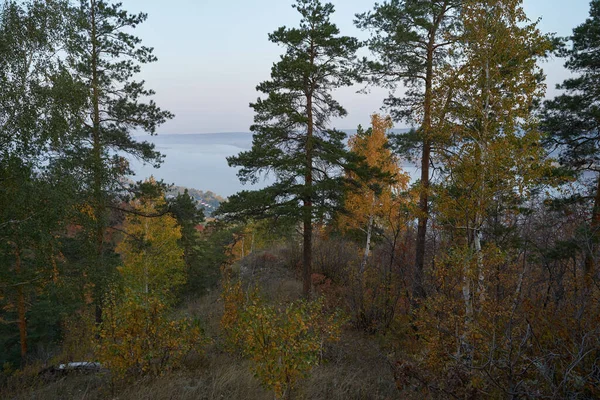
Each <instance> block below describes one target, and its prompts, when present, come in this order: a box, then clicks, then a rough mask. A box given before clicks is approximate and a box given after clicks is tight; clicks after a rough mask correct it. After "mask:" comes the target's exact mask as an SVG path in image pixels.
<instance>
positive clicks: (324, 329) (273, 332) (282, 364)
mask: <svg viewBox="0 0 600 400" xmlns="http://www.w3.org/2000/svg"><path fill="white" fill-rule="evenodd" d="M223 300H224V303H225V312H224V315H223V318H222V320H221V326H222V328H223V330H224V331H225V335H226V338H227V342H228V344H229V345H230V347H232V348H233V349H237V350H239V351H241V353H242V354H243V355H244V356H246V357H248V358H249V359H250V360H252V362H253V369H254V373H255V375H256V377H257V378H259V379H260V381H261V383H262V384H263V385H264V386H265V387H267V388H268V389H270V390H273V391H274V393H275V396H276V397H277V398H283V397H286V396H289V393H290V391H291V390H292V389H293V388H294V387H295V385H296V383H297V382H298V380H299V379H301V378H303V377H305V376H306V375H307V374H308V373H309V371H310V370H311V368H312V367H313V366H315V365H317V364H318V363H319V361H320V358H321V353H322V350H323V345H324V343H326V342H329V341H336V340H339V337H340V334H341V326H342V324H343V320H342V319H341V318H340V316H339V315H338V314H327V313H326V312H325V310H324V305H323V301H322V300H320V299H319V300H315V301H312V302H306V301H297V302H294V303H291V304H289V305H288V306H287V307H284V308H282V309H279V308H277V307H274V306H270V305H267V304H265V303H264V302H263V301H262V299H261V298H260V297H259V295H258V292H257V290H253V291H251V292H248V293H244V291H243V290H242V287H241V283H239V282H238V283H231V282H226V283H225V285H224V289H223Z"/></svg>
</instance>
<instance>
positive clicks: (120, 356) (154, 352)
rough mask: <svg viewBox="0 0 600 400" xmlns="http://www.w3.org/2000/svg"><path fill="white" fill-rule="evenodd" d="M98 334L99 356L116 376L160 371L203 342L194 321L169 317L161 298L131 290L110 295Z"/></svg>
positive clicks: (157, 373) (200, 350)
mask: <svg viewBox="0 0 600 400" xmlns="http://www.w3.org/2000/svg"><path fill="white" fill-rule="evenodd" d="M99 335H100V340H99V341H98V345H97V349H96V350H97V357H98V360H99V361H100V363H101V364H102V365H103V366H105V367H106V368H108V369H110V370H111V371H112V372H113V374H115V376H116V377H118V378H126V377H136V376H143V375H152V376H157V375H161V374H163V373H165V372H168V371H170V370H173V369H175V368H177V367H179V366H180V365H181V363H182V361H183V359H184V358H185V357H186V356H187V355H188V354H190V353H191V352H192V351H195V352H202V347H203V345H204V344H205V342H206V338H205V337H204V335H203V333H202V330H201V329H200V327H199V326H198V324H197V323H196V322H195V321H193V320H191V319H189V318H183V319H179V320H171V319H170V318H169V316H168V308H167V306H166V305H165V304H164V303H163V302H162V301H161V300H159V299H158V298H156V297H151V296H135V295H133V294H132V293H130V294H129V295H126V296H125V298H124V299H121V300H117V299H116V297H115V296H114V295H113V296H110V299H109V301H108V302H106V304H105V309H104V321H103V323H102V325H101V327H100V328H99Z"/></svg>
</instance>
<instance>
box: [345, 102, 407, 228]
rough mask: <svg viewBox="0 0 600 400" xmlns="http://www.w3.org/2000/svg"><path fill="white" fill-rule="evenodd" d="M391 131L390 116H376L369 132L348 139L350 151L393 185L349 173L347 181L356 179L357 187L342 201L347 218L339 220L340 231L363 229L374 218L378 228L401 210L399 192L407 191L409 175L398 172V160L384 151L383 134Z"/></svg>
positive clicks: (387, 223) (403, 200)
mask: <svg viewBox="0 0 600 400" xmlns="http://www.w3.org/2000/svg"><path fill="white" fill-rule="evenodd" d="M391 128H392V120H391V118H390V117H385V118H382V117H381V116H380V115H378V114H373V115H372V116H371V129H370V130H368V131H366V132H363V133H360V132H359V133H357V134H356V135H354V136H352V137H351V138H350V140H349V145H350V149H351V150H352V151H353V152H355V153H357V154H358V155H360V156H362V157H364V158H365V163H366V165H367V166H368V167H370V168H378V169H379V170H380V171H381V172H383V173H387V174H389V176H390V177H391V178H393V180H394V182H393V183H390V182H385V181H383V180H381V179H377V178H369V179H366V180H361V179H358V176H357V175H356V174H355V173H353V172H350V173H349V178H351V179H358V180H359V187H358V188H352V190H351V191H350V192H349V193H348V196H347V198H346V202H345V207H346V210H347V211H348V215H347V216H343V217H341V218H340V225H341V227H342V229H366V227H367V225H368V224H369V220H370V219H371V218H372V217H374V218H375V219H377V220H378V221H377V222H378V223H379V224H380V225H383V226H386V225H389V223H390V221H389V220H388V217H389V216H390V215H392V214H394V210H397V209H398V208H400V207H401V204H400V203H405V202H406V200H405V199H404V198H403V197H401V196H400V193H402V192H403V191H405V190H406V189H407V188H408V183H409V181H410V176H409V175H408V174H406V173H404V172H402V170H401V168H400V167H399V166H398V159H397V157H395V156H394V155H393V154H392V152H391V151H390V149H388V148H387V142H388V140H387V136H386V134H387V131H388V130H390V129H391Z"/></svg>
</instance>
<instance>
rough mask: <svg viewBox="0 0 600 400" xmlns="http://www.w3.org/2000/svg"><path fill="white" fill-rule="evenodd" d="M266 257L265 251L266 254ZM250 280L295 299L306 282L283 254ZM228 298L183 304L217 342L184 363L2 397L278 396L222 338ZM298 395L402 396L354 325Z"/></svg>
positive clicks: (67, 380)
mask: <svg viewBox="0 0 600 400" xmlns="http://www.w3.org/2000/svg"><path fill="white" fill-rule="evenodd" d="M263 258H264V257H263ZM241 271H242V274H241V275H242V279H243V280H244V282H246V284H249V285H251V284H255V283H256V284H259V285H260V286H261V288H262V290H263V292H264V294H265V295H266V297H267V298H268V299H270V300H271V301H274V302H288V301H291V300H294V299H297V298H298V297H299V296H300V294H301V286H302V285H301V282H299V281H298V280H297V279H296V275H295V272H294V271H292V270H290V269H289V268H286V267H285V266H284V265H283V263H282V262H281V260H273V263H271V264H270V265H269V266H259V267H256V266H253V268H241ZM222 310H223V304H222V301H221V299H220V293H219V291H218V290H213V291H212V292H209V293H208V294H206V295H205V296H203V297H202V298H199V299H196V300H193V301H190V302H188V303H186V304H185V305H183V306H182V307H181V308H180V309H179V310H178V311H177V314H180V316H183V315H187V316H191V317H193V318H197V319H199V320H200V321H202V325H203V328H204V330H205V332H206V334H207V335H208V336H209V337H211V338H212V339H213V340H212V343H211V344H210V345H209V346H208V347H207V348H206V349H205V350H206V351H205V353H204V354H203V355H190V356H189V357H188V359H186V361H185V363H184V367H185V368H184V369H181V370H179V371H176V372H172V373H170V374H167V375H164V376H161V377H158V378H154V379H144V380H141V381H137V382H130V383H120V384H113V383H112V382H111V377H110V375H109V374H96V375H69V376H63V377H54V378H53V379H51V380H44V379H41V378H39V377H32V378H31V379H29V380H25V379H24V380H22V381H21V382H20V384H19V382H17V381H16V380H13V382H16V383H15V384H14V385H13V388H12V389H11V391H10V393H8V392H7V391H5V392H1V391H0V398H2V399H15V400H21V399H23V400H24V399H44V400H46V399H47V400H53V399H86V400H100V399H120V400H138V399H140V400H141V399H148V400H159V399H184V400H185V399H203V400H204V399H205V400H213V399H214V400H217V399H219V400H222V399H231V400H242V399H243V400H246V399H257V400H262V399H273V394H272V393H271V392H268V391H266V390H265V389H263V388H262V387H261V386H260V384H259V381H258V380H257V379H256V378H254V376H253V375H252V372H251V365H250V363H249V362H248V361H246V360H244V359H242V358H240V357H237V356H235V355H232V354H229V353H227V352H225V351H224V349H223V345H222V342H221V339H220V337H219V335H220V330H219V321H220V318H221V315H222ZM292 398H294V399H324V400H325V399H327V400H330V399H333V400H335V399H340V400H341V399H344V400H350V399H382V400H383V399H395V398H399V394H398V392H397V390H396V388H395V385H394V381H393V379H392V374H391V371H390V367H389V365H388V363H387V360H386V358H385V356H383V355H381V354H380V351H379V347H378V345H377V343H376V340H375V339H374V338H373V337H371V336H366V335H363V334H360V333H357V332H355V331H351V330H348V331H346V332H344V334H343V337H342V339H341V340H340V341H339V342H337V343H334V344H332V345H330V346H329V347H328V348H327V349H326V351H325V353H324V360H323V363H322V365H320V366H317V367H315V368H314V369H313V371H312V373H311V375H310V376H309V377H308V378H307V379H305V380H303V381H301V382H300V384H299V386H298V388H297V389H296V390H295V391H294V393H293V396H292Z"/></svg>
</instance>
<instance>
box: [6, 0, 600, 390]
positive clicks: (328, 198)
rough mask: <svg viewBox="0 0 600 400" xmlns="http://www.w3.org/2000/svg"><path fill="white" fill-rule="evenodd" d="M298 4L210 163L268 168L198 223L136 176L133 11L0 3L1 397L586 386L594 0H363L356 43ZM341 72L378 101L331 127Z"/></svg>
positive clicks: (593, 231) (144, 101)
mask: <svg viewBox="0 0 600 400" xmlns="http://www.w3.org/2000/svg"><path fill="white" fill-rule="evenodd" d="M291 6H292V7H293V8H294V10H295V13H296V16H297V23H296V25H294V26H282V27H281V28H279V29H277V30H275V31H274V32H272V33H271V34H270V35H269V36H268V38H265V41H266V40H269V41H270V42H272V43H273V44H275V45H278V48H279V49H280V51H281V52H280V57H279V58H278V60H277V61H276V62H274V63H273V65H272V68H271V71H270V77H269V79H268V80H265V81H263V82H257V86H256V90H257V92H258V94H257V99H256V100H254V101H253V102H252V103H251V104H250V107H251V109H252V110H253V113H254V123H253V125H252V126H250V127H249V129H250V131H251V132H252V134H253V141H252V147H251V148H250V149H248V150H246V151H242V152H240V153H239V154H238V155H235V156H231V157H229V158H228V159H227V161H228V163H229V165H230V166H231V167H232V168H237V171H238V177H239V180H240V182H242V183H248V184H251V183H256V182H260V181H261V180H262V179H263V178H264V177H265V176H269V177H270V180H269V181H268V182H269V184H268V185H266V186H265V187H263V188H261V189H256V190H253V188H252V187H251V186H245V188H247V189H246V190H242V191H240V192H238V193H237V194H234V195H232V196H230V197H229V198H228V199H227V200H226V201H224V202H222V203H221V204H220V206H219V207H218V209H217V210H214V212H213V210H211V213H212V217H211V218H210V219H206V217H205V215H204V213H203V211H202V209H200V208H198V206H197V201H196V199H195V198H194V196H195V195H194V196H192V195H191V194H190V192H189V191H188V190H180V189H179V188H176V187H175V188H174V187H173V186H172V185H170V184H171V182H163V181H157V180H156V179H154V178H149V179H145V180H140V181H133V180H131V175H132V174H133V171H132V168H131V166H130V164H129V161H128V160H130V159H131V158H135V159H137V160H139V161H142V162H146V163H149V164H152V165H155V166H156V167H158V166H160V164H161V162H162V161H163V156H162V155H161V154H160V152H158V151H157V149H156V148H155V147H154V145H153V144H152V143H151V142H150V141H144V140H141V139H140V138H143V136H139V134H140V133H144V134H146V135H147V136H148V135H155V134H156V133H157V129H158V128H159V127H160V126H161V125H162V124H164V123H165V122H167V121H168V120H170V119H173V118H174V117H175V116H174V114H172V113H171V112H170V111H167V110H165V109H162V108H160V106H159V105H158V104H157V103H156V102H155V101H154V100H153V95H154V94H155V93H154V91H153V90H152V89H151V88H148V87H146V83H145V82H144V81H143V80H140V79H138V76H139V73H140V72H141V70H142V68H143V67H144V65H146V64H149V63H154V62H157V61H158V59H157V57H156V56H155V54H154V52H153V49H152V48H151V47H148V45H152V44H151V43H148V44H146V43H144V44H142V40H141V39H140V38H139V37H138V36H136V34H135V28H136V27H138V25H140V24H143V23H144V21H145V20H146V18H147V15H146V14H144V13H143V12H142V13H131V12H130V11H128V10H125V9H124V8H123V5H122V4H120V3H112V2H111V1H110V0H80V1H77V0H22V1H15V0H3V2H2V3H0V366H1V369H0V398H3V399H59V398H60V399H64V398H73V399H106V398H113V399H117V398H118V399H272V398H276V399H395V398H397V399H424V398H425V399H598V398H600V268H599V267H600V167H597V166H596V164H595V163H596V162H597V161H600V0H592V1H591V3H590V8H589V17H588V18H587V19H586V20H584V21H581V23H580V24H579V25H578V26H575V27H573V29H572V34H571V35H570V36H569V37H559V36H557V35H554V34H549V33H545V32H542V31H541V30H540V28H539V26H538V25H539V21H533V20H531V19H529V18H528V16H527V15H526V14H525V11H524V9H523V4H522V0H382V1H381V2H380V3H372V4H370V5H369V4H366V5H365V6H366V8H365V9H366V10H367V11H365V10H356V12H357V13H356V15H355V19H354V21H353V23H354V24H355V26H356V27H357V28H359V29H361V30H363V31H364V32H366V33H368V39H366V40H359V39H357V38H354V37H351V36H345V35H344V34H343V32H340V30H339V29H338V27H337V26H336V25H335V24H334V23H333V22H332V19H331V17H332V16H333V15H334V13H335V9H334V6H333V5H332V4H330V3H326V2H325V1H321V0H294V1H293V5H291ZM566 8H568V5H566V4H565V12H568V10H566ZM199 40H210V38H203V39H199ZM363 54H367V55H366V56H365V55H363ZM550 57H558V58H561V59H562V60H564V63H565V67H566V69H567V70H568V71H569V72H570V75H569V77H568V78H567V79H565V80H564V82H562V83H561V84H560V85H559V86H558V89H559V90H558V93H559V94H558V95H556V96H555V97H554V98H548V97H546V89H547V88H546V83H545V82H546V81H545V75H544V72H543V70H542V67H543V62H544V60H547V59H548V58H550ZM240 68H241V67H240ZM200 78H202V77H199V79H200ZM207 79H208V78H207ZM353 85H359V86H360V87H363V88H365V89H368V88H371V87H373V88H374V87H378V88H385V89H387V90H388V91H389V97H387V98H386V99H385V101H384V102H383V104H382V105H381V106H382V108H381V112H380V113H375V114H373V115H372V117H371V120H370V121H364V125H361V126H359V127H357V131H356V134H352V135H347V134H346V133H345V132H343V131H341V130H337V129H336V127H335V126H334V124H333V123H332V121H333V120H336V121H337V120H339V118H341V117H344V116H345V115H346V114H347V111H346V109H345V108H344V98H341V97H340V96H337V93H338V89H340V88H344V87H351V86H353ZM596 85H597V86H596ZM364 92H366V93H364V94H363V95H364V96H369V93H368V90H364ZM595 96H598V98H596V97H595ZM402 124H405V125H404V126H411V127H412V128H411V129H410V130H408V131H406V132H402V133H399V132H398V130H394V129H393V128H394V127H395V126H402ZM407 162H410V163H414V164H415V165H417V166H418V174H419V177H418V179H414V177H413V178H411V176H410V175H409V174H408V173H407V172H406V171H403V169H402V167H401V166H402V165H405V163H407ZM208 173H209V172H208ZM263 182H264V181H263ZM175 183H176V182H175ZM198 189H206V188H198ZM198 193H200V192H198ZM212 195H213V194H212V193H211V196H212ZM220 200H223V199H220V198H219V201H220ZM199 226H202V227H203V229H198V227H199Z"/></svg>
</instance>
